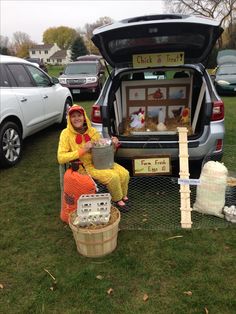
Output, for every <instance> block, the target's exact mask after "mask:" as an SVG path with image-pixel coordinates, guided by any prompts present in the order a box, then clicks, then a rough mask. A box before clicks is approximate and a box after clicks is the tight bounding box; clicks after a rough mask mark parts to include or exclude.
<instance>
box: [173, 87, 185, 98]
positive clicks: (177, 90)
mask: <svg viewBox="0 0 236 314" xmlns="http://www.w3.org/2000/svg"><path fill="white" fill-rule="evenodd" d="M185 98H186V86H173V87H170V88H169V99H185Z"/></svg>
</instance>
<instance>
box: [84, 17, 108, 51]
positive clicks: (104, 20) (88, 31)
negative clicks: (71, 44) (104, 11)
mask: <svg viewBox="0 0 236 314" xmlns="http://www.w3.org/2000/svg"><path fill="white" fill-rule="evenodd" d="M112 21H113V20H112V19H111V18H110V17H108V16H103V17H100V18H99V19H98V20H97V21H96V22H95V23H92V24H88V23H87V24H85V31H84V34H83V35H84V42H85V45H86V46H87V49H88V51H89V53H94V54H98V53H99V51H98V49H97V48H96V47H95V46H94V44H93V42H92V41H91V38H92V36H93V30H94V29H95V28H97V27H100V26H103V25H106V24H110V23H112Z"/></svg>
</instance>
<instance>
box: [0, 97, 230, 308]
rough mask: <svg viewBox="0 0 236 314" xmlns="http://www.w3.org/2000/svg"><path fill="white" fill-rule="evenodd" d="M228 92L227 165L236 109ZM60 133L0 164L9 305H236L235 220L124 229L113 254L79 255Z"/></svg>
mask: <svg viewBox="0 0 236 314" xmlns="http://www.w3.org/2000/svg"><path fill="white" fill-rule="evenodd" d="M224 100H225V103H226V140H225V142H226V149H227V150H228V151H227V152H226V158H228V159H226V165H227V163H228V162H230V160H231V159H232V156H231V153H232V152H233V150H234V156H235V146H236V140H235V135H234V134H235V132H236V125H235V119H236V108H235V98H233V97H227V98H225V99H224ZM80 103H81V105H85V107H86V108H87V111H88V112H89V111H90V110H89V108H90V106H91V103H92V102H80ZM59 134H60V130H59V129H58V128H57V127H56V126H54V127H50V128H48V129H47V130H45V131H43V132H40V133H39V134H37V135H34V136H32V137H30V138H28V139H26V140H25V142H24V154H23V158H22V161H21V162H20V163H19V164H18V165H17V166H15V167H14V168H11V169H6V170H1V172H0V178H1V180H0V213H1V214H0V218H1V219H0V230H1V237H0V257H1V258H0V284H1V286H0V287H1V288H0V313H4V314H5V313H50V314H51V313H55V314H58V313H63V314H67V313H68V314H73V313H83V314H84V313H86V314H87V313H94V314H95V313H96V314H97V313H99V314H100V313H102V314H106V313H118V314H119V313H125V314H126V313H127V314H129V313H135V314H136V313H143V314H147V313H148V314H149V313H163V314H168V313H170V314H173V313H176V314H182V313H183V314H186V313H196V314H199V313H207V311H208V312H209V313H214V314H222V313H224V314H231V313H235V308H236V298H235V295H236V280H235V278H236V263H235V260H236V235H235V228H225V229H211V230H209V229H208V230H190V231H186V230H176V231H166V232H158V231H143V230H136V231H127V230H122V231H120V233H119V236H118V246H117V249H116V250H115V252H113V253H112V254H109V255H108V256H106V257H103V258H97V259H91V258H86V257H83V256H80V255H79V254H78V253H77V251H76V247H75V242H74V239H73V237H72V233H71V231H70V229H69V227H68V226H65V225H64V224H63V223H62V222H61V221H60V219H59V209H60V187H59V174H58V165H57V160H56V151H57V143H58V138H59ZM232 154H233V153H232ZM230 156H231V157H230ZM232 167H234V169H236V164H235V163H234V164H233V165H232ZM177 207H178V205H177ZM176 235H181V236H182V238H174V239H169V240H168V238H169V237H173V236H176ZM45 269H46V270H48V271H49V272H50V273H51V274H52V275H53V276H54V277H55V278H56V283H55V282H54V280H53V279H52V278H51V276H50V275H49V274H48V273H47V272H46V271H45ZM98 275H101V276H102V279H100V280H99V279H97V278H96V276H98ZM109 288H112V289H113V294H112V295H109V294H107V291H108V289H109ZM188 291H191V295H188V294H187V293H186V292H188ZM145 293H146V294H147V295H148V296H149V299H148V300H147V301H146V302H145V301H144V300H143V296H144V294H145Z"/></svg>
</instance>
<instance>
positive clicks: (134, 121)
mask: <svg viewBox="0 0 236 314" xmlns="http://www.w3.org/2000/svg"><path fill="white" fill-rule="evenodd" d="M144 124H145V117H144V110H143V109H141V108H140V109H139V111H136V112H133V113H132V114H131V122H130V126H131V128H136V129H141V128H142V127H144Z"/></svg>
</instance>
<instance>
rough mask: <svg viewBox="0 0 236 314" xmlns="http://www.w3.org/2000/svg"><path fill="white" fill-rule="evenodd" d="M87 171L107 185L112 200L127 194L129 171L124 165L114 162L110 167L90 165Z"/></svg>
mask: <svg viewBox="0 0 236 314" xmlns="http://www.w3.org/2000/svg"><path fill="white" fill-rule="evenodd" d="M87 171H88V173H90V175H91V176H92V177H93V178H94V179H95V180H98V181H99V182H100V183H102V184H104V185H106V186H107V189H108V191H109V192H110V194H111V198H112V200H113V201H114V202H117V201H119V200H121V199H122V198H123V197H124V196H126V195H127V192H128V183H129V172H128V171H127V170H126V169H125V168H124V167H122V166H120V165H118V164H116V163H115V164H114V167H113V168H112V169H102V170H99V169H95V168H94V167H91V166H90V167H88V168H87Z"/></svg>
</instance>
